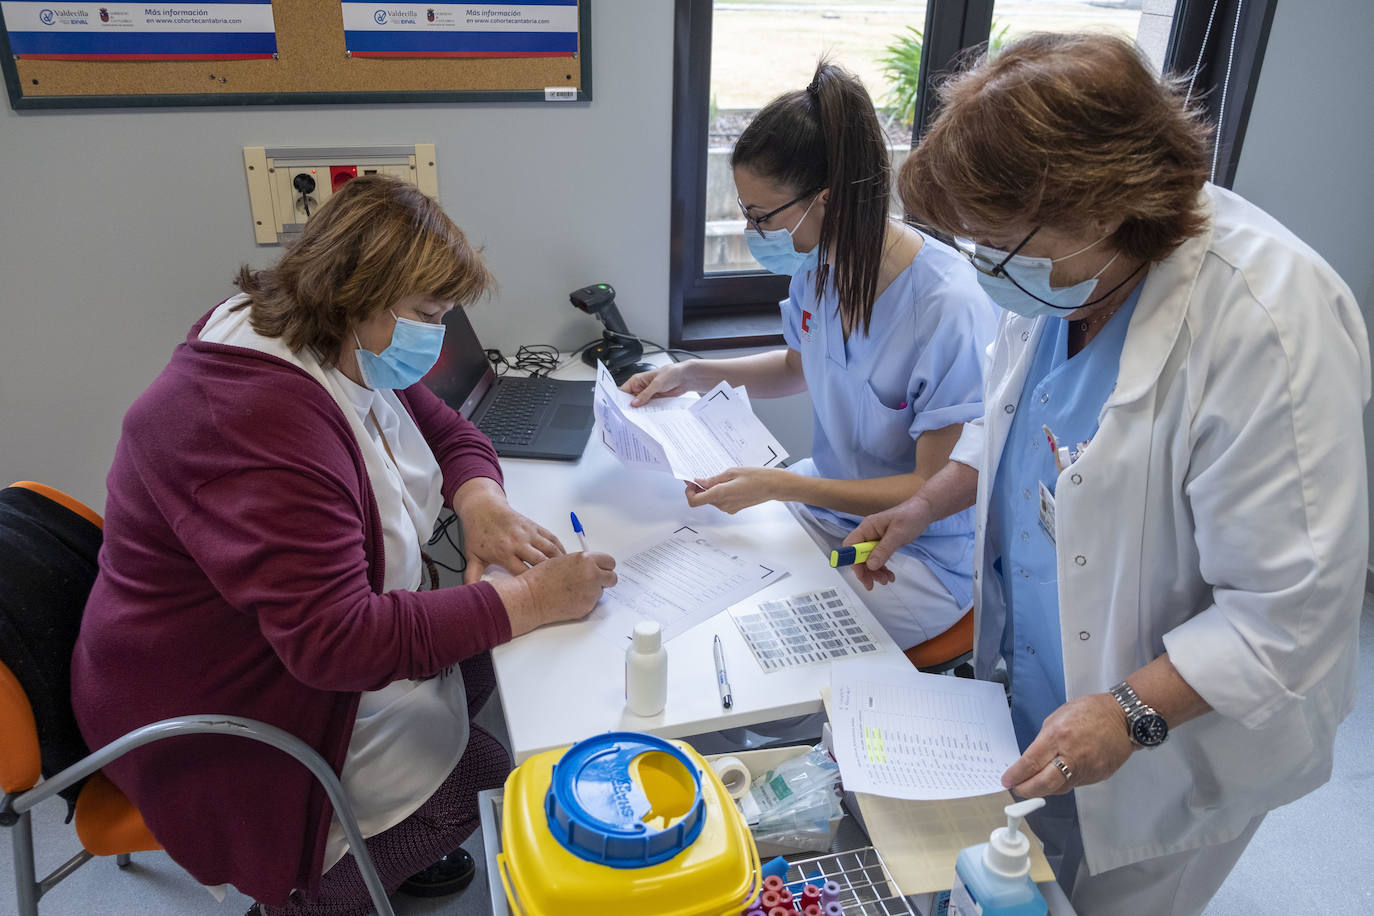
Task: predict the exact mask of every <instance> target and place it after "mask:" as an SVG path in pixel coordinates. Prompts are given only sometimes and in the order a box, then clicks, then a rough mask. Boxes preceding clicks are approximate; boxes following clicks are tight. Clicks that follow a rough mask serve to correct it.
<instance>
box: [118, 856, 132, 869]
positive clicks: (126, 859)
mask: <svg viewBox="0 0 1374 916" xmlns="http://www.w3.org/2000/svg"><path fill="white" fill-rule="evenodd" d="M133 860H134V857H133V856H131V855H129V854H128V853H127V852H121V853H120V854H119V855H117V856H115V864H116V865H118V866H119V867H120V868H127V867H128V865H129V863H130V862H132V861H133Z"/></svg>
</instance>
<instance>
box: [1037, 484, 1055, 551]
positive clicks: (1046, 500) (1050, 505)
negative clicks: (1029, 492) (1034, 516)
mask: <svg viewBox="0 0 1374 916" xmlns="http://www.w3.org/2000/svg"><path fill="white" fill-rule="evenodd" d="M1040 530H1041V531H1043V532H1044V533H1045V537H1047V538H1049V539H1050V545H1051V546H1053V545H1054V494H1053V493H1051V492H1050V488H1049V487H1047V486H1045V482H1044V481H1043V480H1042V481H1040Z"/></svg>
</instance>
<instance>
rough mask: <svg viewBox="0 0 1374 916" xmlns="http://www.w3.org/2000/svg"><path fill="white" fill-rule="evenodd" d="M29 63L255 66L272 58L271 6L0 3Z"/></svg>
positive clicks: (243, 1)
mask: <svg viewBox="0 0 1374 916" xmlns="http://www.w3.org/2000/svg"><path fill="white" fill-rule="evenodd" d="M0 13H4V16H5V27H6V28H7V29H8V30H9V34H10V51H11V53H13V54H14V56H15V57H18V58H27V59H30V60H255V59H260V58H270V57H272V56H274V55H275V54H276V53H277V33H276V28H275V26H274V25H273V22H272V0H196V2H194V3H182V2H168V0H151V2H147V3H62V2H57V3H54V2H52V0H47V2H41V3H30V2H15V0H3V2H0Z"/></svg>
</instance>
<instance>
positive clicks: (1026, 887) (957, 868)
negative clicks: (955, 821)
mask: <svg viewBox="0 0 1374 916" xmlns="http://www.w3.org/2000/svg"><path fill="white" fill-rule="evenodd" d="M1044 805H1045V800H1044V799H1043V798H1029V799H1027V800H1025V801H1023V802H1018V803H1016V804H1014V805H1007V807H1006V809H1005V810H1006V812H1007V826H1005V827H998V828H997V829H996V830H994V831H993V832H992V835H991V836H990V837H988V841H987V842H986V843H979V844H978V845H977V846H969V847H968V848H966V849H963V850H960V852H959V857H958V858H957V859H956V860H955V863H954V887H953V888H952V889H951V890H950V892H949V916H956V914H957V916H1045V913H1046V912H1048V907H1047V906H1046V904H1045V898H1044V897H1042V896H1040V889H1039V888H1038V887H1036V886H1035V882H1034V881H1032V880H1031V879H1030V839H1029V838H1027V836H1026V835H1025V834H1024V833H1022V832H1021V820H1022V818H1024V817H1025V816H1026V815H1027V814H1030V813H1031V812H1032V811H1035V810H1038V809H1039V808H1042V807H1044Z"/></svg>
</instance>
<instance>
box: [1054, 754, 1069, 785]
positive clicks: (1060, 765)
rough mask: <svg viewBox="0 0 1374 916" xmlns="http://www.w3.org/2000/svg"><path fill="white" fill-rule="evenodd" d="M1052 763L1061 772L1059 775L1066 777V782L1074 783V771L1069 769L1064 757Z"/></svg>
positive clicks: (1057, 758)
mask: <svg viewBox="0 0 1374 916" xmlns="http://www.w3.org/2000/svg"><path fill="white" fill-rule="evenodd" d="M1050 763H1052V764H1054V768H1055V769H1056V770H1058V771H1059V775H1061V776H1063V777H1064V781H1065V782H1073V770H1071V769H1069V765H1068V764H1067V763H1065V762H1064V758H1063V757H1056V758H1054V759H1053V760H1051V761H1050Z"/></svg>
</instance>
